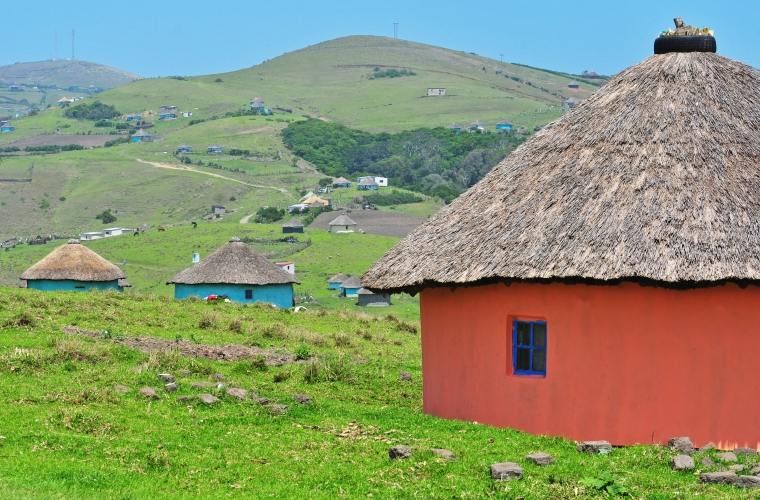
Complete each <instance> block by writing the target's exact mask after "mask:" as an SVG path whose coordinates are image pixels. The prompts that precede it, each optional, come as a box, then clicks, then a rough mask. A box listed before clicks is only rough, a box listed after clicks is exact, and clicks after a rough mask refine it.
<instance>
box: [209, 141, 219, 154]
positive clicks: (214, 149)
mask: <svg viewBox="0 0 760 500" xmlns="http://www.w3.org/2000/svg"><path fill="white" fill-rule="evenodd" d="M206 152H207V153H209V154H222V152H223V148H222V146H220V145H219V144H217V143H213V144H212V145H211V146H209V147H207V148H206Z"/></svg>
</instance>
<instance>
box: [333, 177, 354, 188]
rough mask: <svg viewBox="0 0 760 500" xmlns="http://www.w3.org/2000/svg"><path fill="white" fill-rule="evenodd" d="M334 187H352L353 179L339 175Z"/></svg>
mask: <svg viewBox="0 0 760 500" xmlns="http://www.w3.org/2000/svg"><path fill="white" fill-rule="evenodd" d="M333 187H334V188H347V187H351V181H349V180H348V179H346V178H345V177H338V178H337V179H335V180H334V181H333Z"/></svg>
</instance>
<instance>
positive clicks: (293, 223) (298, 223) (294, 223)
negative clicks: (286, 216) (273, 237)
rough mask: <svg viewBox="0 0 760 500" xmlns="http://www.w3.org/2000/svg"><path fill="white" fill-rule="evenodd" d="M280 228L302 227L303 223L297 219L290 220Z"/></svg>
mask: <svg viewBox="0 0 760 500" xmlns="http://www.w3.org/2000/svg"><path fill="white" fill-rule="evenodd" d="M282 227H303V222H301V221H300V220H298V219H290V220H289V221H288V222H286V223H285V224H283V225H282Z"/></svg>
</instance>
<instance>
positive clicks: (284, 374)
mask: <svg viewBox="0 0 760 500" xmlns="http://www.w3.org/2000/svg"><path fill="white" fill-rule="evenodd" d="M290 375H291V373H290V370H283V371H281V372H277V373H275V374H274V377H272V381H274V383H276V384H279V383H280V382H285V381H286V380H288V379H289V378H290Z"/></svg>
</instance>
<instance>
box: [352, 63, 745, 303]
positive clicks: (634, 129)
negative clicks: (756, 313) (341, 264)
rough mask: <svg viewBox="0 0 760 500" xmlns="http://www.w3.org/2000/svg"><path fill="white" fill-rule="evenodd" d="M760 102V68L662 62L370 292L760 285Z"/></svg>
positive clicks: (484, 187)
mask: <svg viewBox="0 0 760 500" xmlns="http://www.w3.org/2000/svg"><path fill="white" fill-rule="evenodd" d="M758 102H760V72H758V71H757V70H755V69H754V68H751V67H749V66H747V65H745V64H742V63H739V62H737V61H734V60H731V59H728V58H726V57H723V56H720V55H718V54H713V53H704V52H698V53H670V54H663V55H656V56H652V57H649V58H648V59H646V60H644V61H642V62H640V63H639V64H636V65H634V66H632V67H630V68H628V69H626V70H624V71H622V72H620V73H618V74H617V75H615V76H614V77H612V78H611V79H609V80H608V81H607V83H606V84H604V85H603V86H602V87H601V88H600V89H599V90H598V91H597V92H596V93H594V94H593V95H592V96H590V97H589V98H588V99H586V100H584V101H583V102H581V103H580V104H579V105H577V106H576V107H575V108H573V110H571V111H569V112H567V113H566V114H565V115H563V116H562V117H561V118H559V119H558V120H556V121H554V122H552V123H550V124H549V125H547V126H546V127H544V128H543V129H542V130H541V131H540V132H538V133H536V134H535V135H534V136H533V137H532V138H531V139H529V140H528V141H526V142H525V143H524V144H523V145H522V146H520V147H519V148H518V149H517V150H515V151H514V152H513V153H512V154H510V155H509V156H508V157H507V158H505V159H504V160H503V161H502V162H501V163H500V164H499V165H497V166H496V167H495V168H494V169H493V170H492V171H491V172H490V173H488V174H487V175H486V177H484V178H483V179H482V180H481V181H480V182H479V183H477V184H476V185H475V186H473V187H472V188H470V189H469V190H468V191H467V192H466V193H464V194H462V195H461V196H460V197H459V198H457V199H456V200H454V201H453V202H452V203H451V204H450V205H448V206H447V207H445V208H444V209H442V210H441V211H439V212H438V213H437V214H436V215H434V216H433V217H431V218H430V219H429V220H428V221H427V222H426V223H424V224H422V225H421V226H419V227H417V228H416V229H415V230H414V231H412V233H410V234H409V235H408V236H407V237H406V238H405V239H404V240H402V241H400V242H399V243H397V244H396V245H395V246H394V247H393V248H392V249H391V250H389V251H388V252H387V253H386V254H385V255H384V256H383V257H382V258H381V259H380V260H379V261H378V262H376V263H375V264H374V265H372V266H371V267H370V269H369V270H368V271H367V272H366V273H365V274H364V275H363V276H362V284H363V286H364V287H365V288H369V289H371V290H373V291H381V290H382V291H391V292H397V291H408V292H412V293H416V292H418V291H419V290H421V289H422V288H425V287H428V286H457V285H476V284H483V283H493V282H502V281H506V282H510V281H537V282H547V281H570V282H578V281H581V282H593V283H613V282H619V281H621V280H631V281H638V282H646V283H649V284H655V285H658V286H678V287H692V286H706V285H710V284H718V283H722V282H725V281H736V282H740V283H747V282H752V283H760V170H758V168H757V165H758V164H760V106H758V105H757V104H758Z"/></svg>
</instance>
